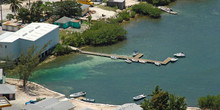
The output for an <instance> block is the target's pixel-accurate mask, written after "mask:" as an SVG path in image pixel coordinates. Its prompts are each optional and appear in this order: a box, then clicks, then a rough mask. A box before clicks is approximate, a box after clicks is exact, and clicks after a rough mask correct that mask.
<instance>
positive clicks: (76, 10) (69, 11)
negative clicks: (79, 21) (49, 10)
mask: <svg viewBox="0 0 220 110" xmlns="http://www.w3.org/2000/svg"><path fill="white" fill-rule="evenodd" d="M80 6H81V4H79V3H77V2H76V1H63V2H55V3H53V9H54V10H53V12H54V14H55V15H59V16H60V17H63V16H67V17H72V16H80V15H81V12H82V10H81V8H80Z"/></svg>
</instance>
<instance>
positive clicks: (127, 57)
mask: <svg viewBox="0 0 220 110" xmlns="http://www.w3.org/2000/svg"><path fill="white" fill-rule="evenodd" d="M79 52H80V53H82V54H88V55H95V56H102V57H109V58H111V57H115V58H117V59H123V60H126V59H129V60H131V61H140V60H141V61H144V62H146V63H156V62H158V63H160V64H162V65H166V64H168V63H169V62H170V60H171V57H168V58H167V59H165V60H164V61H156V60H149V59H141V58H140V57H142V56H143V54H138V55H136V56H135V57H129V56H121V55H114V54H105V53H98V52H89V51H82V50H80V51H79Z"/></svg>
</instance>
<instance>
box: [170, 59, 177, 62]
mask: <svg viewBox="0 0 220 110" xmlns="http://www.w3.org/2000/svg"><path fill="white" fill-rule="evenodd" d="M177 60H178V58H171V59H170V61H171V62H176V61H177Z"/></svg>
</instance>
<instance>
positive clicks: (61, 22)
mask: <svg viewBox="0 0 220 110" xmlns="http://www.w3.org/2000/svg"><path fill="white" fill-rule="evenodd" d="M71 20H72V19H71V18H69V17H66V16H64V17H62V18H60V19H58V20H57V21H55V22H54V24H55V25H58V26H59V28H63V29H66V28H68V27H69V26H70V21H71Z"/></svg>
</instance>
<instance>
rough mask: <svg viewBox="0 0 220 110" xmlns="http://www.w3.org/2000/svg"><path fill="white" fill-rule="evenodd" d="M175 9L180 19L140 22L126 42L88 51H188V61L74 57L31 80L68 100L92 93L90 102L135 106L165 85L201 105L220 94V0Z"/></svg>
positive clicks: (180, 3) (184, 2)
mask: <svg viewBox="0 0 220 110" xmlns="http://www.w3.org/2000/svg"><path fill="white" fill-rule="evenodd" d="M171 7H172V8H173V10H175V11H177V12H179V13H180V14H179V15H177V16H175V15H169V14H166V13H164V14H163V15H162V18H161V19H156V20H155V19H150V18H147V17H140V18H138V19H135V20H133V21H131V22H130V23H127V24H126V25H125V29H126V30H127V31H128V34H127V37H128V39H127V40H126V41H123V42H120V43H118V44H115V45H112V46H106V47H88V48H86V50H90V51H97V52H104V53H113V54H119V55H131V54H132V52H133V50H139V52H141V53H144V57H143V58H148V59H154V60H164V59H166V58H167V57H172V55H173V53H176V52H184V53H185V54H186V55H187V57H186V58H182V59H179V61H178V62H176V63H170V64H168V65H166V66H160V67H157V66H155V65H153V64H138V63H133V64H126V63H125V62H123V61H120V60H111V59H108V58H102V57H96V56H88V55H80V54H71V55H67V56H63V57H59V58H57V59H56V60H55V61H52V62H50V63H48V64H44V65H41V66H40V67H39V69H38V70H37V71H36V72H35V74H34V75H33V76H32V79H31V80H32V81H35V82H37V83H40V84H42V85H44V86H46V87H48V88H50V89H52V90H55V91H58V92H61V93H63V94H66V95H67V96H68V95H69V94H71V93H74V92H78V91H86V92H87V93H88V94H87V97H88V98H94V99H96V101H97V102H101V103H110V104H123V103H128V102H132V97H133V96H135V95H138V94H141V93H146V94H149V93H150V92H151V89H153V88H154V87H155V86H156V85H160V87H161V88H162V89H163V90H167V91H169V92H171V93H175V94H178V95H180V96H185V97H186V99H187V102H188V105H189V106H197V99H198V97H201V96H206V95H208V94H212V95H216V94H219V93H220V87H219V84H220V80H219V78H220V63H219V62H220V51H219V47H220V34H219V32H220V0H177V2H176V3H173V4H172V6H171Z"/></svg>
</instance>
